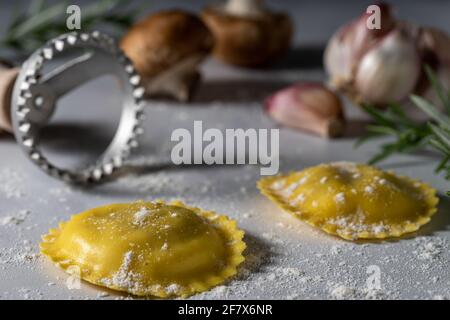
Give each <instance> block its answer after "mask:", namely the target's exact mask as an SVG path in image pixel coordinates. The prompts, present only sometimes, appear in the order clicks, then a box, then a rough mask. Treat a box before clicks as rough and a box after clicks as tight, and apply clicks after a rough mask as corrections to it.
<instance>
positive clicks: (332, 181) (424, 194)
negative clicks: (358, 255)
mask: <svg viewBox="0 0 450 320" xmlns="http://www.w3.org/2000/svg"><path fill="white" fill-rule="evenodd" d="M258 187H259V189H260V190H261V192H262V193H263V194H264V195H266V196H267V197H268V198H269V199H271V200H272V201H274V202H275V203H276V204H277V205H279V206H280V207H281V208H283V209H285V210H286V211H288V212H290V213H292V214H294V215H295V216H296V217H299V218H300V219H301V220H303V221H305V222H307V223H309V224H311V225H313V226H315V227H318V228H321V229H322V230H324V231H326V232H328V233H330V234H334V235H338V236H340V237H342V238H344V239H347V240H355V239H375V238H378V239H380V238H388V237H398V236H401V235H403V234H405V233H409V232H413V231H416V230H417V229H419V228H420V226H422V225H424V224H425V223H427V222H428V221H429V220H430V218H431V216H432V215H433V214H434V213H435V212H436V206H437V203H438V198H437V197H436V190H434V189H433V188H431V187H429V186H428V185H427V184H425V183H422V182H420V181H415V180H412V179H410V178H408V177H402V176H398V175H396V174H394V173H393V172H390V171H383V170H380V169H377V168H375V167H372V166H368V165H364V164H357V163H352V162H334V163H328V164H321V165H318V166H315V167H310V168H307V169H305V170H302V171H299V172H292V173H290V174H288V175H282V176H276V177H268V178H264V179H261V180H260V181H259V182H258Z"/></svg>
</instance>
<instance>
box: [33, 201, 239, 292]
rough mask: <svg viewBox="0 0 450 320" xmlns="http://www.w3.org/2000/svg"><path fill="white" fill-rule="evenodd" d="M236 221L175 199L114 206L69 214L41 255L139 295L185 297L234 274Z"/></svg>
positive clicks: (87, 277) (45, 240)
mask: <svg viewBox="0 0 450 320" xmlns="http://www.w3.org/2000/svg"><path fill="white" fill-rule="evenodd" d="M243 236H244V232H243V231H241V230H239V229H238V228H237V226H236V222H235V221H233V220H230V219H229V218H227V217H226V216H222V215H217V214H215V213H214V212H211V211H203V210H201V209H198V208H192V207H188V206H186V205H184V204H183V203H181V202H179V201H175V202H171V203H169V204H166V203H164V202H160V201H157V202H142V201H139V202H135V203H131V204H112V205H108V206H104V207H99V208H95V209H91V210H88V211H86V212H83V213H80V214H77V215H74V216H72V218H71V219H70V220H69V221H68V222H63V223H61V224H60V225H59V228H58V229H51V230H50V232H49V234H47V235H45V236H43V241H42V243H41V252H42V253H43V254H44V255H46V256H48V257H49V258H50V259H51V260H52V261H53V262H55V263H56V264H57V265H58V266H60V267H61V268H62V269H64V270H66V271H68V272H71V273H73V272H74V270H75V271H77V269H78V272H79V275H80V277H81V279H83V280H86V281H88V282H90V283H93V284H96V285H100V286H105V287H108V288H111V289H115V290H120V291H126V292H129V293H131V294H134V295H139V296H155V297H171V296H173V297H175V296H182V297H186V296H189V295H192V294H194V293H197V292H202V291H206V290H208V289H209V288H211V287H213V286H215V285H218V284H220V283H222V282H224V281H225V279H227V278H229V277H231V276H233V275H234V274H236V267H237V266H238V265H239V264H240V263H241V262H242V261H244V257H243V255H242V252H243V251H244V249H245V243H244V242H243V241H242V239H243Z"/></svg>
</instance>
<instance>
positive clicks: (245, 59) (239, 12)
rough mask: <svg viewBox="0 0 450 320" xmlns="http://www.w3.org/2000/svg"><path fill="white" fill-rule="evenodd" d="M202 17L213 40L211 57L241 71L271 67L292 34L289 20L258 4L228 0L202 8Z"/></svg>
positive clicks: (286, 45)
mask: <svg viewBox="0 0 450 320" xmlns="http://www.w3.org/2000/svg"><path fill="white" fill-rule="evenodd" d="M202 17H203V20H204V21H205V23H206V24H207V25H208V27H209V28H210V30H211V31H212V33H213V34H214V37H215V40H216V45H215V47H214V52H213V54H214V56H215V57H217V58H218V59H219V60H222V61H223V62H225V63H229V64H233V65H238V66H243V67H260V66H264V65H268V64H270V63H271V62H273V61H274V60H275V59H276V58H278V57H279V56H281V55H282V54H283V53H285V52H286V51H287V49H288V48H289V45H290V42H291V38H292V34H293V26H292V22H291V20H290V18H289V16H288V15H287V14H285V13H280V12H273V11H270V10H269V9H267V8H266V7H264V5H263V2H262V1H261V0H228V2H226V3H225V4H222V5H217V6H213V7H207V8H205V9H204V10H203V12H202Z"/></svg>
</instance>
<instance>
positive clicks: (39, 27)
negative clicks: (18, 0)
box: [0, 0, 140, 57]
mask: <svg viewBox="0 0 450 320" xmlns="http://www.w3.org/2000/svg"><path fill="white" fill-rule="evenodd" d="M128 3H129V1H126V0H100V1H96V2H93V3H90V4H86V5H84V6H82V7H81V9H82V11H81V19H82V20H81V27H82V29H83V30H91V29H94V28H96V27H98V26H100V25H108V27H113V28H116V29H118V30H123V29H125V28H127V27H129V26H130V25H131V24H132V23H133V21H134V20H135V18H136V16H137V15H138V14H139V13H140V10H131V9H130V8H129V7H128ZM68 5H69V3H68V2H67V1H62V2H58V3H56V4H53V5H47V4H46V1H45V0H33V1H31V4H30V6H29V7H28V8H27V9H25V10H23V9H19V8H16V9H15V10H14V12H13V14H12V15H11V20H10V24H9V26H8V27H7V29H6V33H5V36H4V37H3V39H0V49H9V50H11V51H13V52H14V53H15V55H16V56H19V57H23V56H27V55H29V54H30V53H31V52H32V51H34V50H35V49H37V48H38V47H40V46H41V45H42V44H44V43H45V42H46V41H47V40H48V39H51V38H53V37H55V36H57V35H59V34H61V33H64V32H67V31H68V30H67V27H66V19H67V17H68V16H67V14H66V9H67V6H68Z"/></svg>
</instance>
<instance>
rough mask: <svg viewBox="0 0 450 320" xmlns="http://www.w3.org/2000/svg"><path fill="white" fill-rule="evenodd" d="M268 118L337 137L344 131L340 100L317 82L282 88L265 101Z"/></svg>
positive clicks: (324, 135)
mask: <svg viewBox="0 0 450 320" xmlns="http://www.w3.org/2000/svg"><path fill="white" fill-rule="evenodd" d="M265 106H266V110H267V112H268V113H269V115H270V116H271V117H272V118H273V119H274V120H275V121H277V122H279V123H281V124H283V125H286V126H289V127H293V128H297V129H301V130H305V131H309V132H313V133H316V134H318V135H320V136H323V137H336V136H339V135H341V134H342V133H343V130H344V112H343V108H342V104H341V101H340V99H339V97H338V96H337V95H336V94H335V93H333V92H332V91H331V90H329V89H327V88H326V87H324V86H322V85H321V84H316V83H304V84H296V85H293V86H290V87H288V88H285V89H282V90H280V91H278V92H276V93H275V94H273V95H272V96H270V97H269V98H268V99H267V100H266V102H265Z"/></svg>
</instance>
